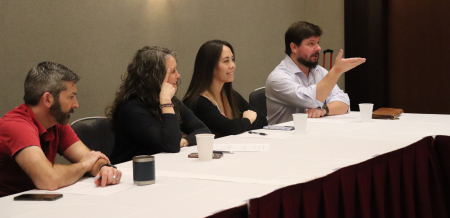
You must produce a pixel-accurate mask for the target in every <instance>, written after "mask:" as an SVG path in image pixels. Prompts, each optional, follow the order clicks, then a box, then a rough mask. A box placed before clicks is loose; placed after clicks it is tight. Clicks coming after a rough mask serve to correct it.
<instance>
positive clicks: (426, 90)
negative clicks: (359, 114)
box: [344, 0, 450, 114]
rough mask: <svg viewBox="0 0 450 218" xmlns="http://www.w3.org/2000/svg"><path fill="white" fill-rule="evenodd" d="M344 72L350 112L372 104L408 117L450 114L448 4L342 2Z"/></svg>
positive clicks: (405, 0) (415, 0) (370, 0)
mask: <svg viewBox="0 0 450 218" xmlns="http://www.w3.org/2000/svg"><path fill="white" fill-rule="evenodd" d="M344 5H345V48H346V57H353V56H362V57H366V58H367V62H366V63H365V64H364V65H362V66H361V67H358V68H355V69H354V70H352V71H350V72H348V73H346V91H347V92H348V94H349V95H350V99H351V102H352V105H351V107H352V110H358V107H357V104H358V103H361V102H372V103H374V104H375V105H374V108H375V109H376V108H379V107H396V108H402V109H404V111H405V112H408V113H432V114H450V70H449V69H448V67H447V66H446V65H447V64H448V63H450V1H449V0H429V1H423V0H384V1H377V0H345V4H344Z"/></svg>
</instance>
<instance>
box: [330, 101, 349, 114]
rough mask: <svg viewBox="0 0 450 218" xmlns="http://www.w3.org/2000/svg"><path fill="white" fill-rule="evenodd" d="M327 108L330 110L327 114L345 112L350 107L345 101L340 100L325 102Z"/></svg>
mask: <svg viewBox="0 0 450 218" xmlns="http://www.w3.org/2000/svg"><path fill="white" fill-rule="evenodd" d="M327 106H328V110H329V111H330V112H329V113H328V115H341V114H345V113H347V111H348V109H349V108H350V107H349V106H348V105H347V104H346V103H344V102H342V101H333V102H331V103H329V104H327Z"/></svg>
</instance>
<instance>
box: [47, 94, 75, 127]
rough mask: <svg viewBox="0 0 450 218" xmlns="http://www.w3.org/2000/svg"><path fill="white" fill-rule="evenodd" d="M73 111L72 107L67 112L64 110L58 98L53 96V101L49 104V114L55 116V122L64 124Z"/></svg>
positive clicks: (67, 121)
mask: <svg viewBox="0 0 450 218" xmlns="http://www.w3.org/2000/svg"><path fill="white" fill-rule="evenodd" d="M71 113H73V108H72V109H70V111H69V112H64V111H63V110H62V108H61V104H60V103H59V100H58V99H56V98H55V102H54V103H53V105H52V106H50V114H51V115H52V116H53V117H54V118H55V120H56V122H58V123H59V124H61V125H66V124H68V123H69V121H70V114H71Z"/></svg>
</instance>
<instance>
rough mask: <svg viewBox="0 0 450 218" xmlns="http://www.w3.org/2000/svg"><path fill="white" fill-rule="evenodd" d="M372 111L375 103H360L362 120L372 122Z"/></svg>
mask: <svg viewBox="0 0 450 218" xmlns="http://www.w3.org/2000/svg"><path fill="white" fill-rule="evenodd" d="M372 111H373V104H372V103H361V104H359V113H360V116H361V122H370V121H372Z"/></svg>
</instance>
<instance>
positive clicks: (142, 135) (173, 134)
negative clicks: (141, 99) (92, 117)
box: [110, 100, 211, 164]
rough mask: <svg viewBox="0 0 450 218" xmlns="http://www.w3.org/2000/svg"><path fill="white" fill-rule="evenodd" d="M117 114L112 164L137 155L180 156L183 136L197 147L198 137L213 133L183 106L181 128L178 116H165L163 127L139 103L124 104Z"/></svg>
mask: <svg viewBox="0 0 450 218" xmlns="http://www.w3.org/2000/svg"><path fill="white" fill-rule="evenodd" d="M117 113H118V115H117V120H116V123H115V144H114V148H113V151H112V154H111V158H110V161H111V163H113V164H117V163H122V162H125V161H129V160H131V159H132V158H133V157H134V156H137V155H152V154H157V153H160V152H169V153H176V152H179V151H180V141H181V137H182V132H183V133H185V134H187V136H186V137H185V139H186V140H187V141H188V142H189V145H188V146H192V145H196V144H197V143H196V139H195V135H196V134H199V133H211V132H210V130H209V129H208V127H206V125H205V124H204V123H202V121H200V120H199V119H198V118H197V117H195V115H194V114H193V113H192V111H191V110H190V109H189V108H187V107H186V106H185V105H184V104H181V105H180V116H181V119H182V123H181V124H179V121H178V119H177V116H176V115H175V114H162V115H161V119H162V123H161V124H160V123H159V122H158V121H157V120H156V119H155V117H153V116H152V115H151V114H150V112H148V110H147V109H146V108H145V107H144V106H142V105H141V104H139V103H138V101H137V100H130V101H129V102H127V103H125V104H124V105H123V106H122V107H121V108H119V109H118V111H117Z"/></svg>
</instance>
